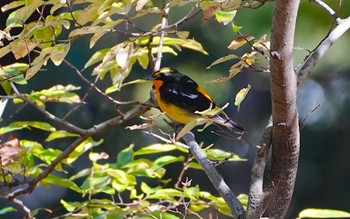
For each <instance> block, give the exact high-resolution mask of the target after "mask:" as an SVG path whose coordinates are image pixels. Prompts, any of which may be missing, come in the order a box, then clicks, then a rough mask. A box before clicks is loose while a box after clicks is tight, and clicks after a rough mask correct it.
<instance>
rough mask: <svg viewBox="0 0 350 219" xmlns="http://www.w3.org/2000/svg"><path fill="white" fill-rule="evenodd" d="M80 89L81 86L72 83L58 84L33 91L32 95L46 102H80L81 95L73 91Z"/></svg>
mask: <svg viewBox="0 0 350 219" xmlns="http://www.w3.org/2000/svg"><path fill="white" fill-rule="evenodd" d="M79 89H80V87H77V86H74V85H72V84H68V85H65V86H63V85H60V84H57V85H55V86H53V87H50V88H48V89H44V90H41V91H36V92H33V93H32V94H31V96H32V97H34V98H39V99H40V100H41V101H45V102H64V103H80V102H81V100H80V97H79V96H78V95H77V94H76V93H74V92H71V91H76V90H79Z"/></svg>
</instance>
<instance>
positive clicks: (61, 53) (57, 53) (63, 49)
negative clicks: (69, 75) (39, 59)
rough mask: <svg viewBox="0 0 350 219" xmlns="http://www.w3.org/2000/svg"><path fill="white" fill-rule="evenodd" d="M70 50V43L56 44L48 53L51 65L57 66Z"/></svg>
mask: <svg viewBox="0 0 350 219" xmlns="http://www.w3.org/2000/svg"><path fill="white" fill-rule="evenodd" d="M69 49H70V42H68V43H60V44H56V45H55V46H54V47H53V48H52V50H51V53H50V58H51V61H52V62H53V64H55V65H56V66H59V65H60V64H61V63H62V61H63V59H64V58H65V57H66V56H67V54H68V52H69Z"/></svg>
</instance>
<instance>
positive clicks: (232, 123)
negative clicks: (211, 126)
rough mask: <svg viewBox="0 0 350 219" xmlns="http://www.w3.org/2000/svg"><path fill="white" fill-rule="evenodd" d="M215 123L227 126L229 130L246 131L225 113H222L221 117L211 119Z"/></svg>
mask: <svg viewBox="0 0 350 219" xmlns="http://www.w3.org/2000/svg"><path fill="white" fill-rule="evenodd" d="M210 119H211V120H212V121H213V122H215V123H217V124H219V125H222V126H226V127H227V128H229V129H237V130H239V131H240V132H244V129H243V128H242V126H240V125H238V124H237V123H236V122H235V121H233V120H232V119H230V118H229V117H228V116H227V115H226V114H225V113H220V114H219V115H216V116H214V117H212V118H210Z"/></svg>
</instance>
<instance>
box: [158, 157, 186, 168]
mask: <svg viewBox="0 0 350 219" xmlns="http://www.w3.org/2000/svg"><path fill="white" fill-rule="evenodd" d="M184 160H185V157H184V156H178V157H175V156H170V155H166V156H162V157H159V158H157V159H156V160H155V161H154V163H153V168H160V167H163V166H165V165H168V164H171V163H175V162H183V161H184Z"/></svg>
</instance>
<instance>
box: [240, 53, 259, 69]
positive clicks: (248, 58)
mask: <svg viewBox="0 0 350 219" xmlns="http://www.w3.org/2000/svg"><path fill="white" fill-rule="evenodd" d="M256 54H257V53H256V51H253V52H251V53H245V54H244V55H243V56H242V58H241V60H242V61H244V62H245V63H246V64H247V66H244V67H249V66H250V65H252V64H254V62H255V57H256Z"/></svg>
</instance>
